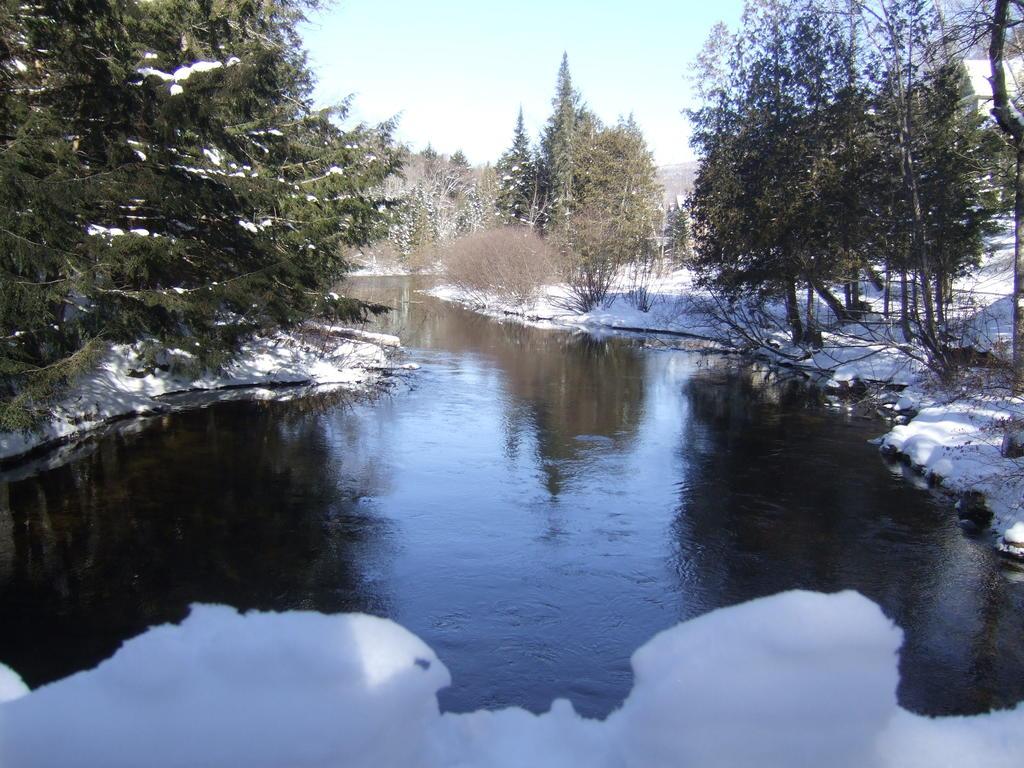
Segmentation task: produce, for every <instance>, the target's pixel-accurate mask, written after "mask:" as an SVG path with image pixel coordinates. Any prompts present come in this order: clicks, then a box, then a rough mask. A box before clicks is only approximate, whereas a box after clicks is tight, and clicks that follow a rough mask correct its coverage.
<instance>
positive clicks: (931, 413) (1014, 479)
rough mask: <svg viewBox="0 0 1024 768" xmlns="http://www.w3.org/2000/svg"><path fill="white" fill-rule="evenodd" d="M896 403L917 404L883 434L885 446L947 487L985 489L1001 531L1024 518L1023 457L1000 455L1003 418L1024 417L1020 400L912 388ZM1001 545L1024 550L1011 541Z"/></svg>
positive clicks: (957, 490) (1010, 551)
mask: <svg viewBox="0 0 1024 768" xmlns="http://www.w3.org/2000/svg"><path fill="white" fill-rule="evenodd" d="M899 405H900V406H903V407H904V408H905V409H913V408H915V407H919V408H920V410H919V412H918V413H917V414H916V415H915V416H914V418H913V419H912V420H911V421H910V422H909V423H907V424H903V425H899V426H896V427H894V428H893V429H892V431H890V432H889V433H888V434H886V435H885V436H884V437H883V438H882V441H881V445H882V450H883V451H886V452H888V453H893V454H898V455H901V456H903V457H905V459H906V460H907V461H909V462H910V464H911V465H912V466H914V467H915V468H916V469H917V470H918V471H920V472H922V473H923V474H925V475H927V476H929V477H931V478H932V479H933V480H934V481H936V482H939V483H941V485H942V486H943V487H944V488H946V489H947V490H950V491H952V492H954V493H966V492H977V493H981V494H983V495H984V496H985V498H986V501H987V503H988V507H989V509H990V511H991V512H992V515H993V527H994V528H995V530H996V532H997V533H999V534H1002V535H1003V536H1005V535H1006V534H1007V533H1008V531H1009V529H1011V528H1012V527H1013V526H1014V525H1015V524H1018V523H1019V522H1020V521H1024V509H1022V506H1021V501H1022V499H1024V460H1021V459H1010V458H1004V457H1003V455H1002V450H1001V449H1002V440H1003V431H1004V430H1003V428H1002V424H1003V422H1005V421H1007V420H1017V421H1020V420H1022V419H1024V402H1021V400H1020V399H1019V398H1012V397H1009V396H1007V397H999V396H995V395H993V396H988V397H986V396H980V395H977V396H973V397H962V398H960V399H954V400H951V401H948V402H942V401H938V402H935V401H932V402H929V400H928V399H927V398H926V397H925V396H923V395H922V394H921V393H919V392H917V391H915V390H911V391H910V392H908V393H907V394H906V395H904V397H903V398H902V399H901V402H900V403H899ZM1004 551H1006V552H1007V553H1008V554H1021V555H1024V551H1022V552H1020V553H1017V552H1016V551H1015V550H1014V548H1012V547H1010V548H1005V547H1004Z"/></svg>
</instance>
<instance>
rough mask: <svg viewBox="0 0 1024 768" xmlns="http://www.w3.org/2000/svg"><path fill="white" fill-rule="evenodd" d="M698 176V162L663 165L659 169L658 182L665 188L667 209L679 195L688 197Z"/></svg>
mask: <svg viewBox="0 0 1024 768" xmlns="http://www.w3.org/2000/svg"><path fill="white" fill-rule="evenodd" d="M696 175H697V161H696V160H692V161H690V162H688V163H677V164H675V165H662V166H660V167H659V168H658V181H659V182H660V183H661V185H662V186H663V187H664V188H665V207H666V208H668V207H669V206H670V205H671V204H672V203H674V202H675V201H676V196H677V195H688V194H690V191H691V190H692V189H693V180H694V178H695V177H696Z"/></svg>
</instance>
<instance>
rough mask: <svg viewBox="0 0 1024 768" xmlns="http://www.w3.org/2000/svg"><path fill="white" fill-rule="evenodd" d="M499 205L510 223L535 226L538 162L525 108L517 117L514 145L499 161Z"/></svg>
mask: <svg viewBox="0 0 1024 768" xmlns="http://www.w3.org/2000/svg"><path fill="white" fill-rule="evenodd" d="M496 170H497V173H498V185H499V186H498V193H497V201H496V205H497V208H498V213H499V215H500V216H501V218H502V220H503V221H504V222H505V223H507V224H528V225H531V226H533V225H535V224H536V223H537V219H538V213H539V199H538V196H539V189H538V178H537V163H536V160H535V159H534V156H533V150H532V149H531V148H530V139H529V137H528V136H527V135H526V127H525V125H524V123H523V109H522V107H520V108H519V116H518V117H517V118H516V128H515V134H514V135H513V138H512V146H511V147H510V148H509V149H508V150H507V151H506V152H505V153H504V154H502V156H501V158H500V159H499V160H498V165H497V168H496Z"/></svg>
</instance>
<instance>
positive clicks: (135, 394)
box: [0, 325, 400, 459]
mask: <svg viewBox="0 0 1024 768" xmlns="http://www.w3.org/2000/svg"><path fill="white" fill-rule="evenodd" d="M311 330H313V331H314V332H315V334H316V335H317V338H313V339H307V338H306V337H304V336H302V335H300V334H284V333H279V334H275V335H273V336H269V337H257V338H255V339H253V340H251V341H249V342H247V343H245V344H244V345H243V346H242V347H241V349H240V350H239V354H238V356H237V358H236V360H235V361H234V362H232V363H230V364H229V365H228V366H227V367H226V368H225V369H224V370H223V371H221V372H220V373H206V374H203V375H202V376H200V377H199V378H190V377H187V376H185V375H183V374H177V373H174V372H172V371H163V370H160V369H157V370H151V371H146V372H142V371H140V370H139V369H140V368H141V367H142V361H141V359H140V357H139V355H138V352H137V350H136V349H135V348H134V347H132V346H127V345H117V346H115V347H113V348H112V349H111V350H110V352H109V353H108V354H107V355H106V356H105V357H104V358H103V360H102V361H101V362H100V363H99V365H98V366H97V367H96V368H95V369H94V370H93V371H92V372H91V373H89V374H87V375H85V376H83V377H82V378H81V379H80V380H79V381H78V382H77V383H76V384H75V386H74V388H73V389H72V390H71V391H70V392H69V393H68V394H67V395H66V396H65V397H64V398H63V399H62V400H60V401H59V402H58V403H56V405H55V407H54V418H53V419H51V421H49V422H48V423H47V424H45V425H44V426H43V427H42V428H41V429H40V430H39V431H38V432H35V433H30V434H25V433H21V432H0V459H11V458H15V457H17V456H20V455H22V454H24V453H27V452H29V451H31V450H33V449H35V448H37V447H39V446H41V445H45V444H47V443H52V442H57V441H60V440H65V439H69V438H73V437H76V436H78V435H80V434H82V433H85V432H88V431H90V430H92V429H95V428H97V427H99V426H101V425H102V424H104V423H106V422H107V421H110V420H111V419H115V418H118V417H122V416H128V415H133V414H140V415H141V414H149V413H156V412H159V411H162V410H166V408H167V407H166V405H165V404H164V403H162V402H161V401H160V400H159V398H161V397H163V396H165V395H169V394H172V393H176V392H186V391H192V390H220V389H225V388H237V387H256V386H261V385H268V384H269V385H287V384H296V385H297V384H309V385H316V386H324V385H339V386H349V387H357V386H361V385H365V384H367V383H368V382H369V381H370V379H371V378H373V377H374V376H376V375H377V374H375V373H374V371H376V370H379V369H382V368H387V367H388V366H389V362H388V353H387V352H386V349H387V348H394V347H398V346H400V342H399V340H398V339H397V337H394V336H387V335H385V334H375V333H368V332H364V331H361V330H359V329H333V328H330V327H329V326H320V325H311ZM189 357H191V353H189V352H187V351H184V350H173V351H172V354H170V355H169V356H167V355H165V358H164V359H163V360H161V361H160V362H162V363H173V362H175V360H174V358H184V359H188V358H189ZM178 362H180V360H178Z"/></svg>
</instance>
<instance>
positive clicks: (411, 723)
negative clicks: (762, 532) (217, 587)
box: [0, 592, 1024, 768]
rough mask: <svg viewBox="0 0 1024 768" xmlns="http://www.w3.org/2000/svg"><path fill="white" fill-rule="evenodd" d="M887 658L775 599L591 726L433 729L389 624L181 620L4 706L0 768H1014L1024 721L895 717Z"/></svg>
mask: <svg viewBox="0 0 1024 768" xmlns="http://www.w3.org/2000/svg"><path fill="white" fill-rule="evenodd" d="M901 641H902V633H901V632H900V631H899V629H897V628H896V627H894V626H893V625H892V623H891V622H889V621H888V620H887V619H886V618H885V617H884V616H883V615H882V613H881V611H880V610H879V609H878V607H877V606H875V605H874V604H873V603H871V602H870V601H868V600H867V599H866V598H864V597H861V596H860V595H857V594H855V593H852V592H844V593H839V594H834V595H820V594H815V593H808V592H789V593H785V594H781V595H777V596H775V597H771V598H764V599H761V600H755V601H753V602H750V603H747V604H745V605H741V606H736V607H733V608H726V609H722V610H719V611H715V612H713V613H710V614H707V615H706V616H703V617H701V618H699V619H696V620H693V621H690V622H687V623H683V624H680V625H678V626H676V627H675V628H673V629H670V630H667V631H666V632H663V633H661V634H660V635H658V636H657V637H655V638H654V639H653V640H651V641H650V642H649V643H647V644H646V645H645V646H644V647H642V648H641V649H640V650H638V651H637V652H636V653H635V654H634V656H633V669H634V672H635V678H636V683H635V686H634V689H633V691H632V693H631V694H630V696H629V698H628V699H627V700H626V702H625V704H624V705H623V707H622V708H621V709H620V710H618V711H616V712H614V713H613V714H612V715H611V716H610V717H608V719H607V720H605V721H603V722H602V721H597V720H588V719H585V718H581V717H580V716H578V715H577V714H576V713H575V711H574V710H573V709H572V706H571V705H570V704H569V703H567V702H565V701H556V702H555V703H554V704H553V705H552V708H551V710H550V711H549V712H548V713H546V714H543V715H539V716H538V715H533V714H530V713H528V712H525V711H524V710H521V709H516V708H511V709H505V710H501V711H496V712H491V711H477V712H473V713H470V714H462V715H456V714H444V715H442V714H441V713H440V712H439V709H438V703H437V698H436V693H437V691H438V690H439V689H441V688H443V687H445V686H446V685H448V684H449V682H450V680H449V675H448V672H447V670H446V669H445V667H444V665H443V664H442V663H441V662H440V660H439V659H438V658H437V656H436V655H435V654H434V652H433V651H431V649H430V648H428V647H427V646H426V645H425V644H424V643H423V642H422V641H420V640H419V639H418V638H416V637H415V636H413V635H412V634H410V633H409V632H407V631H406V630H404V629H402V628H401V627H399V626H398V625H397V624H394V623H392V622H390V621H387V620H384V619H377V618H372V617H369V616H363V615H335V616H325V615H321V614H315V613H303V612H293V613H282V614H266V613H247V614H244V615H239V614H238V613H236V612H235V611H234V610H233V609H230V608H226V607H218V606H194V607H193V609H192V613H191V615H190V616H189V617H188V618H187V619H186V620H185V621H184V622H182V624H181V625H180V626H172V625H165V626H161V627H157V628H155V629H151V630H149V631H148V632H146V633H145V634H143V635H141V636H139V637H137V638H135V639H133V640H130V641H128V642H127V643H125V644H124V646H122V648H121V649H120V650H119V651H118V652H117V653H116V654H115V655H114V657H113V658H111V659H110V660H108V661H106V662H104V663H102V664H100V665H99V666H98V667H97V668H96V669H94V670H90V671H88V672H83V673H80V674H77V675H73V676H72V677H69V678H67V679H65V680H61V681H59V682H57V683H54V684H52V685H48V686H44V687H43V688H40V689H38V690H36V691H34V692H32V693H28V694H25V695H21V696H20V697H19V698H14V699H12V700H10V701H8V702H7V703H4V704H0V764H2V765H4V766H8V767H9V768H28V767H35V766H38V767H40V768H42V767H43V766H46V767H49V766H67V765H80V766H104V767H105V768H117V767H118V766H138V765H146V766H213V765H217V766H221V765H245V766H247V768H260V767H261V766H267V767H268V768H269V767H270V766H275V767H277V766H283V765H287V766H293V767H304V766H309V767H312V766H325V767H326V766H346V768H356V767H358V766H385V767H386V766H402V767H403V768H404V767H405V766H425V767H432V766H438V767H440V766H524V765H529V766H587V767H588V768H601V767H602V766H604V767H607V768H612V767H615V768H628V767H630V766H751V765H757V766H765V767H766V768H771V767H772V766H786V768H791V767H793V766H822V765H829V766H858V767H864V768H871V767H872V766H877V767H878V768H883V767H888V766H893V767H895V766H901V767H906V766H917V765H921V766H926V765H927V766H929V768H934V767H935V766H944V765H947V766H954V765H955V766H958V768H970V766H985V767H986V768H1001V767H1002V766H1019V765H1020V764H1021V761H1022V760H1024V742H1022V737H1021V734H1022V733H1024V707H1018V708H1017V709H1016V710H1012V711H1006V712H999V713H993V714H990V715H982V716H978V717H970V718H940V719H936V720H930V719H928V718H924V717H919V716H916V715H913V714H911V713H908V712H906V711H903V710H901V709H900V708H899V707H898V706H897V704H896V696H895V689H896V685H897V683H898V675H897V671H896V670H897V667H896V664H897V651H898V648H899V646H900V643H901ZM495 663H500V660H498V659H496V660H495ZM2 669H3V668H2V667H0V670H2ZM4 679H5V678H4V676H3V675H2V674H0V681H2V680H4ZM14 687H15V688H16V687H17V686H16V685H15V686H14ZM15 695H16V694H15Z"/></svg>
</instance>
